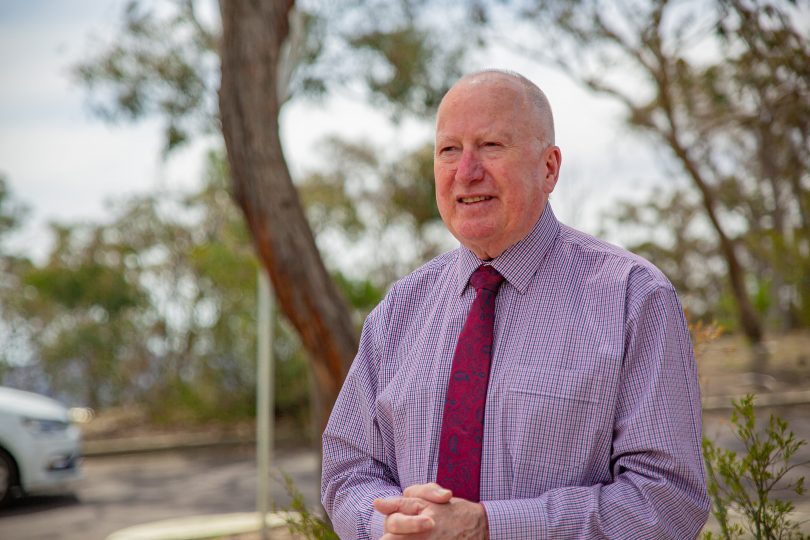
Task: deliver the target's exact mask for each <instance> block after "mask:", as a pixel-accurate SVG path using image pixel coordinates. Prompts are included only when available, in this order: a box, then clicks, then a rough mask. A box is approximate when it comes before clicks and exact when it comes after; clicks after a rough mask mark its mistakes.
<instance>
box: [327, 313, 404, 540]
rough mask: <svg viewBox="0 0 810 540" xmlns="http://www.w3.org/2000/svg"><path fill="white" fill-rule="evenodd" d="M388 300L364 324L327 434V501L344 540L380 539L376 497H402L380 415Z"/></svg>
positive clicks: (328, 510) (379, 521)
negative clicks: (379, 377)
mask: <svg viewBox="0 0 810 540" xmlns="http://www.w3.org/2000/svg"><path fill="white" fill-rule="evenodd" d="M386 302H387V300H384V301H383V302H382V303H381V304H380V305H379V306H377V308H375V310H374V311H372V313H371V314H370V315H369V316H368V318H367V319H366V322H365V324H364V325H363V332H362V334H361V337H360V346H359V349H358V352H357V356H356V357H355V359H354V362H353V363H352V367H351V369H350V370H349V374H348V375H347V377H346V381H345V382H344V384H343V388H342V389H341V391H340V394H339V395H338V399H337V401H336V403H335V406H334V408H333V409H332V414H331V416H330V417H329V422H328V424H327V426H326V430H325V431H324V434H323V471H322V478H321V501H322V503H323V506H324V508H325V509H326V512H327V513H328V514H329V517H330V518H331V519H332V524H333V526H334V528H335V531H336V532H337V533H338V535H339V536H340V537H341V538H347V539H348V538H352V539H354V538H356V539H358V540H365V539H369V538H371V539H376V538H379V537H380V536H382V534H383V516H382V515H381V514H379V513H378V512H376V511H375V510H374V508H373V506H372V501H373V500H374V499H376V498H378V497H391V496H397V495H402V490H401V489H400V487H399V479H398V478H397V475H396V472H395V471H396V466H395V464H394V463H393V462H392V460H393V459H394V458H393V456H389V457H387V456H386V452H385V447H384V444H383V438H382V434H381V432H380V429H379V426H378V424H377V418H376V395H377V366H378V365H379V348H380V346H379V343H378V341H377V340H378V339H381V338H382V336H383V335H384V330H385V323H384V317H383V314H384V312H385V307H386Z"/></svg>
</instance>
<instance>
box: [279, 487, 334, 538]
mask: <svg viewBox="0 0 810 540" xmlns="http://www.w3.org/2000/svg"><path fill="white" fill-rule="evenodd" d="M284 489H285V491H286V492H287V495H289V496H290V499H291V502H290V510H292V511H293V512H295V513H294V514H288V515H287V517H286V518H285V521H286V523H287V529H288V530H289V531H290V533H292V534H299V535H301V536H303V537H304V538H307V539H309V540H339V537H338V535H337V534H336V533H335V531H334V530H332V527H331V525H329V523H328V522H327V521H325V520H324V519H323V518H321V517H319V516H318V515H316V514H314V513H312V512H311V511H310V510H309V509H308V508H307V505H306V502H305V501H304V496H303V495H302V494H301V492H300V491H298V488H296V487H295V484H294V483H293V480H292V478H290V476H289V475H287V474H285V475H284Z"/></svg>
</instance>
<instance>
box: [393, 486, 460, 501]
mask: <svg viewBox="0 0 810 540" xmlns="http://www.w3.org/2000/svg"><path fill="white" fill-rule="evenodd" d="M404 495H405V496H406V497H419V498H420V499H425V500H426V501H430V502H432V503H437V504H444V503H446V502H450V499H451V498H452V497H453V492H452V491H450V490H449V489H444V488H443V487H442V486H440V485H439V484H436V483H435V482H431V483H429V484H414V485H412V486H408V487H407V488H405V492H404Z"/></svg>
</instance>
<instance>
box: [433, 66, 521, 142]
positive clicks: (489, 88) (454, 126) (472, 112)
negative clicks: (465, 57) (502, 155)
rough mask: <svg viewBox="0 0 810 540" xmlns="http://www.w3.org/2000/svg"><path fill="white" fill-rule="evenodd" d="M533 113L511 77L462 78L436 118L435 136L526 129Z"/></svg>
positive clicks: (519, 87)
mask: <svg viewBox="0 0 810 540" xmlns="http://www.w3.org/2000/svg"><path fill="white" fill-rule="evenodd" d="M533 112H534V111H532V110H531V108H530V107H529V102H528V99H527V97H526V91H525V89H524V88H523V87H522V86H521V85H520V84H519V83H518V82H517V81H513V80H511V79H508V78H485V79H481V80H479V79H473V80H470V81H467V80H464V79H462V81H461V82H459V83H457V84H456V85H455V86H454V87H453V88H451V89H450V91H449V92H448V93H447V94H446V95H445V97H444V99H443V100H442V102H441V104H440V105H439V110H438V113H437V116H436V134H437V136H439V135H448V134H453V133H455V132H457V131H459V130H465V131H466V130H489V129H509V130H510V131H519V130H521V129H527V128H528V127H529V125H530V124H531V120H532V119H533V116H534V114H533Z"/></svg>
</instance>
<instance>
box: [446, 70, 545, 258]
mask: <svg viewBox="0 0 810 540" xmlns="http://www.w3.org/2000/svg"><path fill="white" fill-rule="evenodd" d="M540 129H541V128H540V125H539V123H538V119H537V112H536V110H535V109H534V108H533V107H532V106H531V105H530V104H529V102H528V101H527V100H526V98H525V90H524V89H523V87H522V86H521V85H520V83H518V82H517V81H513V80H512V79H511V78H508V77H503V76H489V77H483V78H473V79H472V80H462V81H461V82H460V83H458V84H457V85H456V86H455V87H453V88H452V89H451V90H450V91H449V92H448V93H447V95H446V96H445V98H444V100H443V101H442V104H441V105H440V106H439V112H438V117H437V122H436V148H435V155H434V162H433V174H434V176H435V179H436V203H437V205H438V207H439V213H440V214H441V216H442V219H443V220H444V223H445V224H446V225H447V228H448V229H449V230H450V232H451V233H453V236H455V237H456V238H457V239H458V240H459V242H461V243H462V244H463V245H464V246H465V247H467V248H468V249H470V250H471V251H472V252H473V253H475V254H476V255H477V256H478V257H479V258H481V259H491V258H494V257H497V256H498V255H500V254H501V253H502V252H503V251H504V250H505V249H507V248H508V247H510V246H511V245H512V244H515V243H516V242H518V241H520V240H522V239H523V238H524V237H525V236H526V235H527V234H528V233H529V231H530V230H531V229H532V227H533V226H534V224H535V223H536V222H537V220H538V218H539V217H540V215H541V214H542V213H543V208H544V207H545V204H546V200H547V199H548V194H549V193H551V191H552V190H553V189H554V184H555V183H556V180H557V174H558V171H559V164H560V152H559V149H558V148H557V147H555V146H552V147H548V148H545V147H544V146H545V145H544V144H542V142H541V139H544V138H545V136H546V135H545V134H544V133H540V132H539V130H540Z"/></svg>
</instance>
